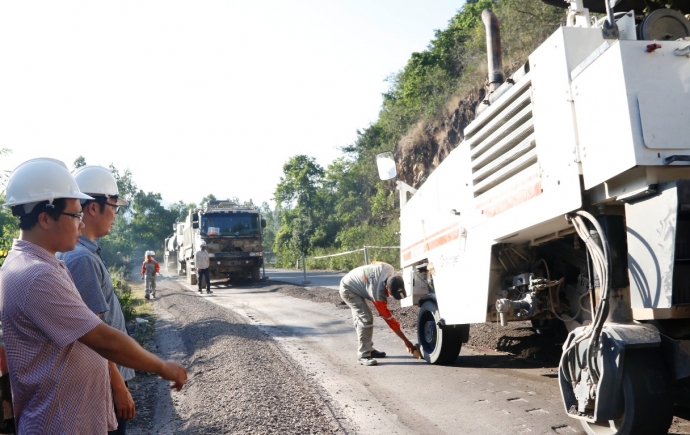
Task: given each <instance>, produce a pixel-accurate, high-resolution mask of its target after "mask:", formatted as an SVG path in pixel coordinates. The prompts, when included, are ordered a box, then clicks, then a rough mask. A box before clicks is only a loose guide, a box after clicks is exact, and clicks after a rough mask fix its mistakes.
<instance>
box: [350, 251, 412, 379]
mask: <svg viewBox="0 0 690 435" xmlns="http://www.w3.org/2000/svg"><path fill="white" fill-rule="evenodd" d="M394 274H395V270H394V269H393V266H391V265H390V264H387V263H376V264H371V265H367V266H361V267H358V268H356V269H353V270H352V271H350V273H348V274H347V275H345V276H344V277H343V279H342V280H341V281H340V297H341V298H342V300H343V301H344V302H345V303H346V304H347V305H348V306H349V307H350V309H352V320H353V321H354V324H355V329H356V330H357V340H358V341H359V349H358V359H357V361H358V362H359V363H360V364H362V365H365V366H375V365H376V364H377V363H376V360H375V359H374V358H384V357H385V356H386V352H381V351H378V350H375V349H374V343H373V342H372V336H373V334H374V329H373V328H374V317H373V315H372V313H371V309H370V308H369V306H368V305H367V300H369V301H372V302H373V304H374V307H376V310H377V311H378V312H379V314H380V315H381V317H383V320H385V321H386V323H388V326H390V328H391V329H392V330H393V332H395V334H396V335H397V336H398V337H400V339H402V341H403V342H404V343H405V347H406V348H407V351H408V352H409V353H414V345H413V344H412V342H410V340H408V339H407V337H405V334H404V333H403V332H402V330H401V329H400V323H399V322H398V321H397V320H395V317H393V314H391V312H390V310H389V309H388V302H387V298H388V296H391V295H392V296H393V297H394V298H395V299H398V300H400V299H402V298H404V297H405V283H404V281H403V279H402V277H401V276H398V275H394Z"/></svg>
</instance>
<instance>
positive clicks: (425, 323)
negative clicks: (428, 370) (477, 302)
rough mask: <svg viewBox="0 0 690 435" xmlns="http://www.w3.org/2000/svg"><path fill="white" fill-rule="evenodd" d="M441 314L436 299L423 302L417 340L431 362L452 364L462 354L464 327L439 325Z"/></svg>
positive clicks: (418, 322)
mask: <svg viewBox="0 0 690 435" xmlns="http://www.w3.org/2000/svg"><path fill="white" fill-rule="evenodd" d="M440 322H441V316H440V314H439V312H438V307H437V306H436V303H435V302H434V301H426V302H424V303H423V304H422V307H421V308H420V310H419V317H418V318H417V340H418V341H419V351H420V352H421V353H422V357H423V358H424V359H425V360H426V362H428V363H430V364H452V363H453V362H454V361H455V360H456V359H457V358H458V355H460V349H461V348H462V337H463V329H462V328H463V327H466V328H469V325H458V326H444V327H443V328H441V327H440V326H439V324H440Z"/></svg>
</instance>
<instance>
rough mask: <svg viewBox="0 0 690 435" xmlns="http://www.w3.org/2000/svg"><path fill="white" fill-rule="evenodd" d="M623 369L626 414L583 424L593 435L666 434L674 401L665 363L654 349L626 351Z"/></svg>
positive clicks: (583, 422) (671, 417)
mask: <svg viewBox="0 0 690 435" xmlns="http://www.w3.org/2000/svg"><path fill="white" fill-rule="evenodd" d="M624 364H625V366H624V367H623V380H622V382H623V392H622V394H623V403H624V404H623V415H621V417H620V418H619V419H618V420H608V421H597V422H595V423H588V422H586V421H582V420H581V423H582V426H583V427H584V429H585V432H587V433H588V434H590V435H601V434H607V435H613V434H621V435H622V434H626V435H628V434H630V435H642V434H662V433H663V434H665V433H668V428H669V427H670V426H671V421H672V419H673V402H672V401H671V390H670V387H669V380H668V378H667V376H666V372H665V370H664V367H665V366H664V363H663V361H662V360H661V358H660V357H659V355H658V354H657V353H656V351H654V350H626V352H625V361H624Z"/></svg>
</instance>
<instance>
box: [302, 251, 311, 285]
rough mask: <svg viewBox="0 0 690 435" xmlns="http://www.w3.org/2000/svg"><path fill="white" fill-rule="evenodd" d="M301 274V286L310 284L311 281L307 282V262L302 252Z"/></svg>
mask: <svg viewBox="0 0 690 435" xmlns="http://www.w3.org/2000/svg"><path fill="white" fill-rule="evenodd" d="M302 273H303V274H304V280H303V281H302V284H311V281H307V262H306V261H305V259H304V252H302Z"/></svg>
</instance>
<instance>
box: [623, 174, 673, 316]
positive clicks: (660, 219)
mask: <svg viewBox="0 0 690 435" xmlns="http://www.w3.org/2000/svg"><path fill="white" fill-rule="evenodd" d="M677 210H678V193H677V189H676V188H675V187H673V188H670V189H666V190H664V191H663V192H661V194H659V195H657V196H655V197H652V198H649V199H646V200H644V201H640V202H637V203H634V204H626V205H625V220H626V224H627V234H628V237H627V239H628V276H629V278H630V299H631V305H632V308H633V309H640V308H671V307H672V305H673V269H674V252H675V242H676V229H677Z"/></svg>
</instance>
